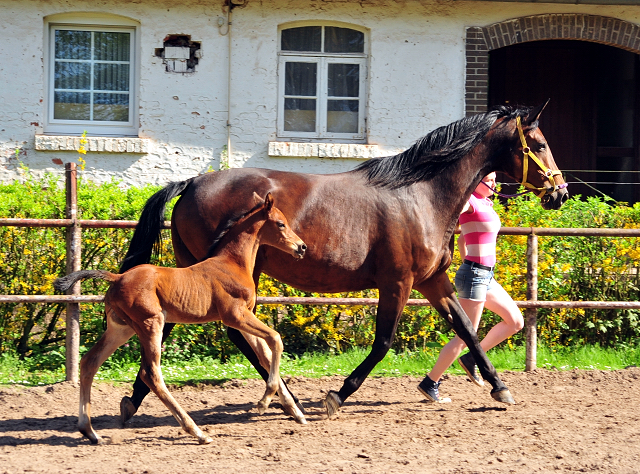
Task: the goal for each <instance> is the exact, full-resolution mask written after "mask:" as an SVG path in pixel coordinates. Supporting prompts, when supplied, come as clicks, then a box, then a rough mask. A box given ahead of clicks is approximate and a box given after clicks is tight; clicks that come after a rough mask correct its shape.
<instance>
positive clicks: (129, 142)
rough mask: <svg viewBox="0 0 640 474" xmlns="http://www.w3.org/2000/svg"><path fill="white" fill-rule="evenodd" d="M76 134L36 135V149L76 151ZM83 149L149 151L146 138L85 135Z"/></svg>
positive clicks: (129, 151) (78, 146) (77, 146)
mask: <svg viewBox="0 0 640 474" xmlns="http://www.w3.org/2000/svg"><path fill="white" fill-rule="evenodd" d="M81 138H82V137H79V136H77V135H36V137H35V146H36V150H38V151H78V149H79V148H80V139H81ZM86 140H87V144H86V145H85V149H86V150H87V151H94V152H102V153H149V144H150V142H151V140H149V139H148V138H136V137H87V138H86Z"/></svg>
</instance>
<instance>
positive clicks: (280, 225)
mask: <svg viewBox="0 0 640 474" xmlns="http://www.w3.org/2000/svg"><path fill="white" fill-rule="evenodd" d="M285 227H286V225H284V222H278V229H284V228H285Z"/></svg>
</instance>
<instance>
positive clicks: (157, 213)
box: [120, 178, 193, 273]
mask: <svg viewBox="0 0 640 474" xmlns="http://www.w3.org/2000/svg"><path fill="white" fill-rule="evenodd" d="M192 179H193V178H191V179H188V180H186V181H176V182H172V183H169V184H167V185H166V186H165V187H164V188H162V189H161V190H160V191H158V192H157V193H155V194H154V195H153V196H151V197H150V198H149V200H148V201H147V203H146V204H145V205H144V209H142V214H141V215H140V220H139V221H138V225H137V226H136V230H135V232H134V233H133V237H132V239H131V244H130V245H129V250H128V251H127V254H126V255H125V257H124V260H123V261H122V265H120V273H124V272H126V271H127V270H129V269H130V268H133V267H135V266H136V265H142V264H143V263H149V262H150V261H151V255H152V254H153V249H154V247H155V246H159V244H160V236H161V234H160V231H161V230H162V224H163V223H164V212H165V208H166V207H167V203H168V202H169V201H171V200H172V199H173V198H175V197H176V196H180V195H181V194H182V193H183V192H184V190H185V189H187V187H188V186H189V184H191V180H192Z"/></svg>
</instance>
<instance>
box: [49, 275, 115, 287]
mask: <svg viewBox="0 0 640 474" xmlns="http://www.w3.org/2000/svg"><path fill="white" fill-rule="evenodd" d="M87 278H99V279H100V280H107V281H108V282H110V283H112V282H114V281H116V280H118V279H119V278H120V275H116V274H115V273H111V272H108V271H106V270H79V271H77V272H73V273H70V274H69V275H67V276H64V277H61V278H58V279H56V280H55V281H54V282H53V287H54V288H55V289H56V290H58V291H66V290H68V289H69V288H71V286H72V285H73V284H74V283H75V282H77V281H78V280H86V279H87Z"/></svg>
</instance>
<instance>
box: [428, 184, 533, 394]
mask: <svg viewBox="0 0 640 474" xmlns="http://www.w3.org/2000/svg"><path fill="white" fill-rule="evenodd" d="M495 187H496V174H495V173H489V174H488V175H487V176H485V177H484V179H483V180H482V182H481V183H480V184H478V186H477V187H476V189H475V191H474V192H473V194H472V195H471V197H470V198H469V201H468V202H467V204H466V206H465V208H464V209H463V211H462V213H461V214H460V218H459V222H460V226H461V232H460V237H459V238H458V249H459V250H460V256H461V257H462V261H463V263H462V265H460V268H458V271H457V272H456V279H455V284H456V290H457V291H458V299H459V300H460V304H461V305H462V308H463V309H464V311H465V313H467V316H469V319H470V320H471V323H472V324H473V327H474V329H475V330H476V331H477V330H478V325H479V324H480V317H481V316H482V310H483V309H484V308H485V307H486V308H487V309H488V310H490V311H493V312H494V313H496V314H497V315H498V316H500V317H501V318H502V321H501V322H500V323H498V324H496V325H495V326H494V327H493V328H491V330H490V331H489V332H488V333H487V335H486V336H485V338H484V339H483V340H482V341H481V343H480V345H481V346H482V349H483V350H484V351H485V352H487V351H489V349H491V348H493V347H495V346H496V345H498V344H500V343H501V342H502V341H504V340H505V339H507V338H508V337H510V336H512V335H514V334H515V333H517V332H518V331H520V330H521V329H522V328H523V327H524V319H523V317H522V313H521V312H520V310H519V309H518V307H517V306H516V304H515V302H514V301H513V299H512V298H511V297H510V296H509V295H508V294H507V292H506V291H505V290H504V288H502V286H500V284H499V283H498V282H497V281H496V280H495V279H494V278H493V269H494V266H495V263H496V238H497V236H498V231H499V230H500V218H499V217H498V214H496V211H494V209H493V202H492V201H491V200H489V199H488V198H489V197H490V196H491V195H492V194H493V190H494V189H495ZM465 347H466V345H465V343H464V342H463V341H462V339H460V338H459V337H458V336H456V337H454V338H453V339H452V340H451V341H449V342H448V343H447V344H446V345H445V346H444V347H443V348H442V350H441V351H440V355H439V356H438V360H437V361H436V363H435V365H434V366H433V369H431V372H429V374H428V375H427V376H426V377H425V378H424V380H423V381H422V382H421V383H420V385H418V389H419V390H420V392H422V394H423V395H424V396H425V397H427V400H428V401H431V402H439V403H447V402H450V401H451V400H450V399H449V398H444V399H441V398H440V397H439V395H438V387H439V386H440V382H439V380H440V377H442V374H443V373H444V372H445V370H447V369H448V368H449V366H450V365H451V364H452V363H453V361H454V360H455V359H456V357H458V356H459V355H460V352H462V350H463V349H464V348H465ZM458 363H459V364H460V365H461V366H462V368H463V369H464V371H465V372H466V373H467V375H468V376H469V378H470V379H471V381H472V382H474V383H475V384H476V385H478V386H483V385H484V381H483V380H482V378H481V377H480V375H479V374H478V372H477V370H476V363H475V361H474V359H473V356H472V355H471V353H467V354H465V355H463V356H462V357H460V359H458Z"/></svg>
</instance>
